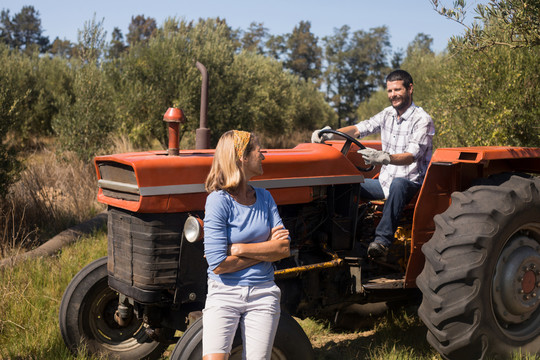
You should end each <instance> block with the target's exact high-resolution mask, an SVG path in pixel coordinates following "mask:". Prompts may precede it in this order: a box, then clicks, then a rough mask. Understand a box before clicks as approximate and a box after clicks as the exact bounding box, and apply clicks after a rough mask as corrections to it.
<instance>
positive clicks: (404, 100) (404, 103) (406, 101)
mask: <svg viewBox="0 0 540 360" xmlns="http://www.w3.org/2000/svg"><path fill="white" fill-rule="evenodd" d="M411 103H412V101H411V97H410V96H402V97H401V102H400V103H399V105H397V106H394V104H392V101H390V104H391V105H392V107H393V108H394V109H396V111H400V110H406V109H407V108H408V107H409V106H410V104H411Z"/></svg>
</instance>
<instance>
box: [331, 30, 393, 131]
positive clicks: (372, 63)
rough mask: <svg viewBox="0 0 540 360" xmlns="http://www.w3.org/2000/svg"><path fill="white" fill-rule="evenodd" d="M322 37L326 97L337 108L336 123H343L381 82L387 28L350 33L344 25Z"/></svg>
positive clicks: (353, 116)
mask: <svg viewBox="0 0 540 360" xmlns="http://www.w3.org/2000/svg"><path fill="white" fill-rule="evenodd" d="M323 41H324V42H325V59H326V63H327V68H326V71H325V84H326V92H327V99H328V101H330V102H331V103H332V104H333V106H334V108H335V109H336V111H337V114H338V118H339V124H338V125H337V126H342V124H341V120H346V122H347V123H353V122H354V121H355V120H356V109H357V108H358V106H359V104H360V103H361V102H363V101H364V100H366V99H368V98H369V97H370V95H371V94H372V93H373V92H374V91H376V90H377V89H378V88H379V87H380V86H381V85H383V83H384V78H385V76H386V73H387V72H388V66H387V64H386V57H387V55H388V53H389V49H390V41H389V35H388V29H387V28H386V27H384V26H383V27H378V28H373V29H371V30H370V31H369V32H365V31H362V30H358V31H355V32H354V33H352V34H351V33H350V27H349V26H347V25H345V26H342V27H341V28H340V29H336V30H335V32H334V35H333V36H330V37H325V38H324V39H323Z"/></svg>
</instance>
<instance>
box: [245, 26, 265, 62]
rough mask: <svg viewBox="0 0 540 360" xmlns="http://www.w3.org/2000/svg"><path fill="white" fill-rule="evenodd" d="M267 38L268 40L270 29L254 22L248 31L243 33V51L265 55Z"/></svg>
mask: <svg viewBox="0 0 540 360" xmlns="http://www.w3.org/2000/svg"><path fill="white" fill-rule="evenodd" d="M266 38H268V29H267V28H265V27H264V24H263V23H256V22H252V23H251V24H249V28H248V30H247V31H245V32H244V33H243V36H242V39H241V43H242V49H244V50H246V51H254V52H256V53H257V54H261V55H262V54H264V44H265V41H266Z"/></svg>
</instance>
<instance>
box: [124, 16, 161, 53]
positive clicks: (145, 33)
mask: <svg viewBox="0 0 540 360" xmlns="http://www.w3.org/2000/svg"><path fill="white" fill-rule="evenodd" d="M128 30H129V32H128V34H127V36H126V39H127V43H128V44H129V46H133V45H135V44H137V43H139V42H147V41H148V40H149V39H150V38H151V37H152V36H154V35H155V34H156V32H157V24H156V19H154V18H151V17H149V18H146V17H145V16H144V15H137V16H135V17H133V16H132V17H131V23H130V24H129V27H128Z"/></svg>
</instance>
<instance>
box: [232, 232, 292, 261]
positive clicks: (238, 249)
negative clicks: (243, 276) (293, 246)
mask: <svg viewBox="0 0 540 360" xmlns="http://www.w3.org/2000/svg"><path fill="white" fill-rule="evenodd" d="M229 252H230V255H232V256H240V257H246V258H250V259H256V260H260V261H270V262H273V261H278V260H281V259H283V258H286V257H288V256H289V255H290V248H289V230H287V229H285V228H284V227H283V225H278V226H276V227H274V228H273V229H272V230H271V232H270V236H269V237H268V240H267V241H263V242H259V243H247V244H245V243H236V244H232V245H231V246H230V247H229Z"/></svg>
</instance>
